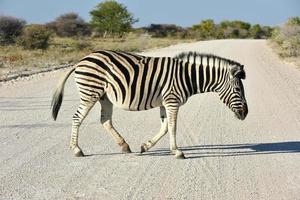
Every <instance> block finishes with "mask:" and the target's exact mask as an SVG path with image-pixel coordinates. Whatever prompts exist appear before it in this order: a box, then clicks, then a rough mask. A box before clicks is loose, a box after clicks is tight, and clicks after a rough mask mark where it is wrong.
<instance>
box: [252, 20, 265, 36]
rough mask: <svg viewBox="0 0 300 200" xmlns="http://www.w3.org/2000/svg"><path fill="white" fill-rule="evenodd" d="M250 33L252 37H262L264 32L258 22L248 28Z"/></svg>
mask: <svg viewBox="0 0 300 200" xmlns="http://www.w3.org/2000/svg"><path fill="white" fill-rule="evenodd" d="M250 35H251V37H253V38H254V39H261V38H263V35H264V32H263V29H262V28H261V26H260V25H259V24H255V25H253V26H252V27H251V28H250Z"/></svg>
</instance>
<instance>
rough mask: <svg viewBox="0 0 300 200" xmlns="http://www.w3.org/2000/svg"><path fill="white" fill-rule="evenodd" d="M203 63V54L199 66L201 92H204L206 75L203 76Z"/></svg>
mask: <svg viewBox="0 0 300 200" xmlns="http://www.w3.org/2000/svg"><path fill="white" fill-rule="evenodd" d="M203 73H204V71H203V64H202V56H201V64H200V67H199V79H200V80H199V87H200V92H201V93H203V84H204V76H203Z"/></svg>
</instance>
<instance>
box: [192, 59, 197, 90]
mask: <svg viewBox="0 0 300 200" xmlns="http://www.w3.org/2000/svg"><path fill="white" fill-rule="evenodd" d="M191 68H192V69H191V75H192V84H193V94H196V93H197V78H196V64H195V63H193V64H192V66H191Z"/></svg>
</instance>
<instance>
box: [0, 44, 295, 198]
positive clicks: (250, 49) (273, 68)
mask: <svg viewBox="0 0 300 200" xmlns="http://www.w3.org/2000/svg"><path fill="white" fill-rule="evenodd" d="M188 50H195V51H199V52H206V53H215V54H217V55H221V56H223V57H228V58H231V59H234V60H236V61H238V62H240V63H243V64H244V65H245V70H246V73H247V79H246V80H245V81H244V86H245V91H246V97H247V100H248V106H249V114H248V117H247V118H246V120H245V121H239V120H237V119H236V118H235V117H234V115H233V113H232V112H231V111H230V110H229V109H227V108H226V107H225V106H224V105H223V104H222V103H221V102H220V101H219V99H218V96H217V95H215V94H202V95H195V96H193V97H192V98H191V99H190V100H189V101H188V102H187V104H185V105H184V106H183V107H181V109H180V111H179V119H178V120H179V121H178V143H179V145H180V146H181V148H182V150H183V151H184V153H185V155H186V157H187V159H185V160H176V159H175V158H174V157H173V156H170V155H169V152H168V146H169V140H168V139H169V137H168V136H167V137H165V138H163V139H162V140H161V141H160V142H159V143H158V144H157V145H156V146H155V147H154V148H153V149H152V150H151V151H150V152H148V153H146V154H144V155H139V150H140V145H141V143H143V142H146V141H147V140H149V139H150V138H151V137H152V136H153V135H154V134H155V133H156V132H157V131H158V130H159V124H160V123H159V109H153V110H149V111H143V112H129V111H123V110H120V109H117V108H116V109H114V124H115V126H116V128H117V129H118V130H119V132H120V133H121V134H122V135H123V136H124V138H125V139H126V140H127V141H128V143H129V144H130V147H131V149H132V150H133V151H134V153H132V154H121V153H120V148H119V147H118V146H117V145H116V144H115V143H114V141H113V139H112V138H111V136H110V135H108V134H107V133H106V132H105V131H104V129H103V128H102V127H101V125H100V123H99V119H100V105H96V106H95V107H94V108H93V110H92V111H91V113H90V114H89V116H88V117H87V119H86V120H85V121H84V123H83V125H82V127H81V132H80V133H81V134H80V136H79V143H80V145H81V147H82V149H83V151H84V153H85V154H86V155H88V156H86V157H83V158H76V157H74V156H73V155H72V154H71V152H70V151H69V149H68V144H69V139H70V134H71V118H72V115H73V113H74V112H75V110H76V108H77V105H78V103H79V101H78V94H77V90H76V88H75V85H74V80H73V78H70V79H69V80H68V82H67V85H66V88H65V98H64V102H63V105H62V108H61V110H60V113H59V116H58V121H56V122H54V121H53V120H52V118H51V115H50V101H51V96H52V92H53V91H54V88H55V86H56V84H57V81H58V79H59V77H60V76H61V75H62V74H63V72H64V71H63V70H61V71H56V72H51V73H46V74H43V75H39V76H35V77H33V78H31V79H29V80H19V81H15V82H14V83H5V84H2V85H1V86H0V113H1V114H0V123H1V124H0V143H1V144H0V145H1V151H0V198H1V199H101V200H106V199H108V200H109V199H118V200H119V199H139V200H140V199H205V200H207V199H218V200H219V199H222V200H224V199H225V200H227V199H228V200H229V199H230V200H232V199H236V200H243V199H247V200H248V199H253V200H259V199H266V200H267V199H268V200H269V199H274V200H278V199H284V200H294V199H298V200H299V199H300V72H299V70H297V69H296V68H295V67H294V66H292V65H289V64H286V63H283V62H282V61H280V60H279V59H278V58H277V56H276V55H275V54H274V53H273V52H272V50H271V49H270V48H269V47H268V46H267V44H266V41H264V40H219V41H208V42H197V43H191V44H180V45H176V46H171V47H168V48H163V49H157V50H153V51H150V52H147V53H144V54H145V55H152V56H173V55H175V54H176V53H179V52H181V51H188Z"/></svg>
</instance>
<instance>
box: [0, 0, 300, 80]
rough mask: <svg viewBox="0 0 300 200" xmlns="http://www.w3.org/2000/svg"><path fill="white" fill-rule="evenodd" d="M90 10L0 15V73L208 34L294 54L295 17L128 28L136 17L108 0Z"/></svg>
mask: <svg viewBox="0 0 300 200" xmlns="http://www.w3.org/2000/svg"><path fill="white" fill-rule="evenodd" d="M90 15H91V21H90V22H86V21H84V20H83V19H82V18H81V17H80V16H79V15H78V14H76V13H65V14H62V15H60V16H58V17H57V18H56V19H54V20H53V21H51V22H49V23H46V24H27V23H26V21H25V20H23V19H19V18H15V17H11V16H0V73H4V74H5V73H10V72H11V71H16V70H19V69H23V70H27V69H32V68H43V67H51V66H57V65H60V64H68V63H75V62H76V61H78V60H79V59H80V58H81V57H83V56H85V55H86V54H88V53H90V52H92V51H96V50H99V49H112V50H122V51H130V52H140V51H143V50H147V49H153V48H159V47H165V46H169V45H172V44H177V43H180V42H191V41H199V40H210V39H229V38H254V39H269V38H271V41H272V44H273V45H276V47H277V49H278V52H279V54H280V55H281V56H282V57H297V56H299V44H300V42H299V40H300V39H299V38H300V37H299V29H300V28H299V27H300V25H299V24H300V23H299V21H300V20H299V18H292V19H290V20H289V21H288V22H287V23H286V24H285V25H284V26H283V27H275V28H273V27H269V26H262V25H260V24H254V25H252V24H250V23H248V22H243V21H239V20H234V21H228V20H225V21H222V22H220V23H215V22H214V21H213V20H211V19H206V20H202V21H201V22H200V23H198V24H195V25H193V26H192V27H187V28H184V27H180V26H177V25H175V24H150V25H149V26H147V27H141V28H133V24H134V23H136V22H137V21H138V19H136V18H134V16H133V14H132V13H130V12H129V11H128V10H127V8H126V7H125V6H124V5H123V4H120V3H118V2H116V1H114V0H107V1H104V2H101V3H99V4H98V5H97V6H96V7H95V8H94V9H93V10H92V11H91V12H90ZM0 79H1V74H0Z"/></svg>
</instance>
